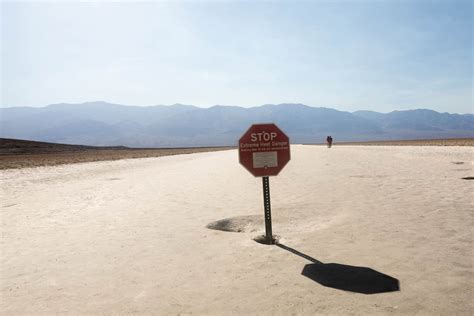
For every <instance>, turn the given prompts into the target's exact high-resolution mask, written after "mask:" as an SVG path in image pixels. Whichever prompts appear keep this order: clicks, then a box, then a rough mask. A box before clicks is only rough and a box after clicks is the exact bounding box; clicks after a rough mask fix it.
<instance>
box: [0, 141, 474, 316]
mask: <svg viewBox="0 0 474 316" xmlns="http://www.w3.org/2000/svg"><path fill="white" fill-rule="evenodd" d="M473 148H474V147H460V146H452V147H441V146H430V147H423V146H403V147H395V146H340V147H338V146H335V147H333V148H331V149H328V148H325V147H322V146H309V145H292V147H291V161H290V162H289V163H288V165H287V166H286V167H285V168H284V169H283V170H282V172H281V173H280V174H279V175H278V176H276V177H271V178H270V190H271V205H272V217H273V233H274V234H275V235H277V236H278V237H279V243H280V246H277V245H263V244H259V243H257V242H255V241H254V240H253V238H255V237H257V236H259V235H262V234H263V233H264V224H263V198H262V182H261V179H260V178H255V177H253V176H252V175H251V174H250V173H249V172H248V171H247V170H245V169H244V168H243V167H242V166H241V165H239V163H238V155H237V150H235V149H233V150H227V151H216V152H208V153H195V154H188V155H176V156H167V157H158V158H140V159H126V160H117V161H101V162H88V163H78V164H66V165H59V166H49V167H37V168H23V169H9V170H2V171H0V172H1V236H2V238H1V244H0V251H1V258H0V260H1V265H0V278H1V279H0V286H1V289H0V290H1V292H0V298H1V300H0V313H1V314H7V315H8V314H12V315H16V314H38V313H45V314H50V313H72V314H125V313H138V314H157V315H176V314H181V315H186V314H196V315H226V314H235V315H254V314H258V315H292V314H296V315H315V314H323V315H335V314H344V315H347V314H353V315H369V314H370V315H383V314H403V315H470V314H472V313H474V309H473V303H472V302H473V287H474V276H473V265H472V264H473V227H474V225H473V224H474V216H473V215H474V181H473V180H470V179H472V177H473V176H474V169H473V167H474V164H473V158H474V150H473ZM463 178H465V179H463ZM223 219H229V220H228V221H223V222H220V223H227V224H229V223H230V224H234V226H233V228H234V230H237V231H240V232H226V231H221V230H212V229H209V228H207V227H206V226H207V225H208V224H210V223H213V222H215V221H219V220H223ZM231 226H232V225H231ZM330 263H334V264H338V265H336V266H340V267H353V268H354V267H367V268H370V269H372V270H374V271H378V272H380V273H383V274H385V275H386V276H389V277H390V278H391V279H392V280H395V279H396V280H397V283H398V284H397V285H398V286H399V290H394V291H388V292H387V291H380V292H377V293H373V294H364V293H360V292H357V291H352V290H347V289H346V290H344V289H340V288H336V287H329V286H324V285H323V284H321V282H318V280H317V278H318V276H317V274H318V273H323V274H324V273H325V272H324V269H322V270H321V269H320V270H318V269H319V268H318V267H325V266H326V267H332V266H334V265H327V264H330ZM311 267H316V268H317V269H316V270H314V271H313V272H314V274H309V275H308V273H303V271H308V269H309V270H311ZM372 270H370V271H372ZM318 271H319V272H318ZM349 271H352V270H350V269H349ZM354 271H355V270H354ZM340 272H341V273H342V274H344V273H343V272H344V271H342V270H340ZM374 273H375V272H374ZM319 276H321V275H319ZM324 276H326V277H329V276H328V275H323V277H324ZM337 277H338V276H337V275H336V276H334V275H333V276H332V278H336V279H337ZM342 277H347V275H346V276H342ZM346 281H347V282H346V283H351V280H346ZM368 282H370V280H368ZM349 285H350V284H349Z"/></svg>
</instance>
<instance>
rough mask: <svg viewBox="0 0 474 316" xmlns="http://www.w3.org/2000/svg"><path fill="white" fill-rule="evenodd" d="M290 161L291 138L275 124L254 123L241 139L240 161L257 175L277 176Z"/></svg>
mask: <svg viewBox="0 0 474 316" xmlns="http://www.w3.org/2000/svg"><path fill="white" fill-rule="evenodd" d="M288 161H290V139H289V138H288V136H286V135H285V133H283V131H282V130H281V129H279V128H278V126H276V125H275V124H273V123H271V124H254V125H252V126H250V128H249V129H248V130H247V132H245V134H244V135H242V137H241V138H240V139H239V162H240V163H241V164H242V165H243V166H244V167H245V168H246V169H247V170H248V171H250V173H251V174H253V175H254V176H256V177H267V176H276V175H277V174H278V173H279V172H280V171H281V169H283V167H284V166H285V165H286V164H287V163H288Z"/></svg>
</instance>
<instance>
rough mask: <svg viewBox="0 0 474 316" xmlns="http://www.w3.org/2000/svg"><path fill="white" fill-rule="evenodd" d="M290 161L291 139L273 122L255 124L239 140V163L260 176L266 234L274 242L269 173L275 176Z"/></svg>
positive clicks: (256, 175) (269, 241)
mask: <svg viewBox="0 0 474 316" xmlns="http://www.w3.org/2000/svg"><path fill="white" fill-rule="evenodd" d="M288 161H290V139H289V138H288V136H286V135H285V133H283V131H282V130H281V129H280V128H278V126H276V125H275V124H273V123H270V124H254V125H252V126H250V128H249V129H248V130H247V131H246V132H245V133H244V135H242V137H241V138H240V139H239V162H240V164H241V165H242V166H244V168H245V169H247V170H248V171H249V172H250V173H251V174H253V175H254V176H255V177H262V184H263V205H264V210H265V235H266V241H267V244H269V245H271V244H273V237H272V214H271V207H270V180H269V179H268V177H269V176H276V175H278V173H279V172H280V171H281V169H283V167H284V166H285V165H286V164H287V163H288Z"/></svg>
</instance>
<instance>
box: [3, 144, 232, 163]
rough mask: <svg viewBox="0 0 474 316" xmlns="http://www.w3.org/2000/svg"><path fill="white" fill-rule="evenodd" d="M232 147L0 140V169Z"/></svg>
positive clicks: (167, 154) (148, 156)
mask: <svg viewBox="0 0 474 316" xmlns="http://www.w3.org/2000/svg"><path fill="white" fill-rule="evenodd" d="M232 148H233V147H195V148H139V149H138V148H127V147H121V146H117V147H94V146H82V145H65V144H53V143H44V142H34V141H25V140H16V139H5V138H0V170H2V169H15V168H27V167H39V166H53V165H61V164H70V163H79V162H92V161H104V160H119V159H133V158H150V157H161V156H171V155H181V154H191V153H198V152H209V151H218V150H228V149H232Z"/></svg>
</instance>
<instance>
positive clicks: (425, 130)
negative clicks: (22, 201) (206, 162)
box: [0, 101, 474, 147]
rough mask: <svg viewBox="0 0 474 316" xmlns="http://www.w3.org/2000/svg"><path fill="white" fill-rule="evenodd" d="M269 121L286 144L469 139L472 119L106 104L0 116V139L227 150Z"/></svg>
mask: <svg viewBox="0 0 474 316" xmlns="http://www.w3.org/2000/svg"><path fill="white" fill-rule="evenodd" d="M262 122H274V123H276V124H277V125H278V126H279V127H280V128H281V129H283V130H284V131H285V132H286V133H287V134H288V135H289V137H290V139H291V141H292V143H318V142H323V141H324V139H325V138H326V136H327V135H332V136H333V137H334V139H335V141H336V142H337V141H366V140H395V139H433V138H457V137H474V115H473V114H463V115H461V114H449V113H438V112H436V111H432V110H426V109H417V110H408V111H393V112H391V113H387V114H384V113H378V112H373V111H356V112H353V113H350V112H344V111H338V110H335V109H330V108H324V107H310V106H307V105H304V104H278V105H273V104H267V105H262V106H259V107H252V108H242V107H238V106H221V105H216V106H213V107H210V108H199V107H195V106H192V105H182V104H175V105H171V106H164V105H157V106H144V107H142V106H126V105H120V104H112V103H107V102H101V101H100V102H87V103H82V104H53V105H49V106H46V107H42V108H33V107H13V108H1V109H0V137H3V138H18V139H29V140H36V141H45V142H57V143H68V144H81V145H93V146H129V147H183V146H226V145H235V144H236V142H237V140H238V138H239V137H240V136H241V135H242V134H243V133H244V132H245V131H246V129H247V128H248V127H249V126H250V125H251V124H254V123H262Z"/></svg>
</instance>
